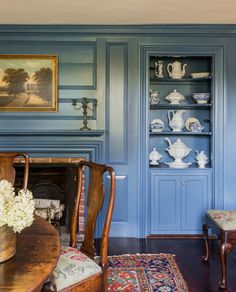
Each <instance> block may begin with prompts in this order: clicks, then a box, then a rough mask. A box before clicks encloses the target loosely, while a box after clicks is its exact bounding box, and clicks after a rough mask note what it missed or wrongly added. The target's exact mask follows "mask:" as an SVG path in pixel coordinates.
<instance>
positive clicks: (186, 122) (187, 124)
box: [185, 118, 200, 132]
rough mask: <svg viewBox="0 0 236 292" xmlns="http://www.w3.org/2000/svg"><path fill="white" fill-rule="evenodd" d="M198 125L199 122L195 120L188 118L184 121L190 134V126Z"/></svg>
mask: <svg viewBox="0 0 236 292" xmlns="http://www.w3.org/2000/svg"><path fill="white" fill-rule="evenodd" d="M195 123H196V124H200V122H199V120H198V119H196V118H188V119H187V120H186V121H185V127H186V129H187V130H188V131H190V132H191V128H190V127H191V124H195Z"/></svg>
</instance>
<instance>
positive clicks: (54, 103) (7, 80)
mask: <svg viewBox="0 0 236 292" xmlns="http://www.w3.org/2000/svg"><path fill="white" fill-rule="evenodd" d="M57 110H58V57H57V56H56V55H0V111H3V112H6V111H15V112H18V111H19V112H56V111H57Z"/></svg>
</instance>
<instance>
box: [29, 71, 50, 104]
mask: <svg viewBox="0 0 236 292" xmlns="http://www.w3.org/2000/svg"><path fill="white" fill-rule="evenodd" d="M33 79H34V81H36V83H37V86H38V92H39V96H41V98H42V99H44V100H46V101H48V102H50V100H51V94H52V69H50V68H41V69H40V70H38V71H36V72H35V73H34V76H33Z"/></svg>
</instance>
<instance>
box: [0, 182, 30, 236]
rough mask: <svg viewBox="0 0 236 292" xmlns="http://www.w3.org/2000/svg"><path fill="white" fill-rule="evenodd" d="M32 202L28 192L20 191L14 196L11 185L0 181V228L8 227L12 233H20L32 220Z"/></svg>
mask: <svg viewBox="0 0 236 292" xmlns="http://www.w3.org/2000/svg"><path fill="white" fill-rule="evenodd" d="M34 209H35V205H34V200H33V196H32V193H31V192H30V191H29V190H26V191H24V190H20V191H19V192H18V195H17V196H16V195H15V192H14V188H13V186H12V184H11V183H9V182H8V181H6V180H1V181H0V227H1V226H3V225H5V224H6V225H8V226H9V227H12V229H13V230H14V232H21V231H22V230H23V229H24V228H26V227H28V226H30V225H31V224H32V222H33V220H34Z"/></svg>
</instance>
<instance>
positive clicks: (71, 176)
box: [15, 158, 84, 234]
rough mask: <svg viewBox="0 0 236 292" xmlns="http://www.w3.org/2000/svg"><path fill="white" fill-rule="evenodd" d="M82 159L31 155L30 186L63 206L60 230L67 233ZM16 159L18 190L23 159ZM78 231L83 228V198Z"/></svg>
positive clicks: (42, 198)
mask: <svg viewBox="0 0 236 292" xmlns="http://www.w3.org/2000/svg"><path fill="white" fill-rule="evenodd" d="M80 160H82V159H81V158H77V159H76V158H75V159H72V158H44V159H43V158H30V170H29V181H28V189H29V190H31V191H32V193H33V197H34V198H35V199H39V201H47V200H52V201H53V200H56V202H58V201H60V204H61V206H64V210H63V208H62V212H61V213H62V216H61V218H60V219H59V220H58V222H57V224H59V228H60V231H61V233H68V232H69V228H70V226H71V221H72V214H73V207H74V200H75V192H76V165H77V164H78V162H79V161H80ZM16 162H17V163H16V164H15V169H16V180H15V188H16V190H19V189H21V188H22V185H23V184H22V183H23V176H24V167H23V166H24V165H23V163H22V161H21V160H20V159H17V160H16ZM45 199H46V200H45ZM37 201H38V200H37ZM43 203H44V202H43ZM51 205H52V204H51ZM52 206H53V205H52ZM53 207H54V206H53ZM78 232H79V234H83V232H84V198H82V200H81V204H80V211H79V222H78Z"/></svg>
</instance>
